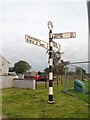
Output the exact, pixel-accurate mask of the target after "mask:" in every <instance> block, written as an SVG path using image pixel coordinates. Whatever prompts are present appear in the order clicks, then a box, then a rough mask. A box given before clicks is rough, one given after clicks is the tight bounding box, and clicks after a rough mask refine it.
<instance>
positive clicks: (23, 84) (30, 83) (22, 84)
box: [13, 79, 35, 89]
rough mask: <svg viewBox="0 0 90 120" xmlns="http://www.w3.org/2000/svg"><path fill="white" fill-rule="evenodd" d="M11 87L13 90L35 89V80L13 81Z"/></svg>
mask: <svg viewBox="0 0 90 120" xmlns="http://www.w3.org/2000/svg"><path fill="white" fill-rule="evenodd" d="M13 87H15V88H30V89H35V80H33V79H32V80H19V79H18V80H15V79H14V80H13Z"/></svg>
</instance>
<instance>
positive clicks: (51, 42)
mask: <svg viewBox="0 0 90 120" xmlns="http://www.w3.org/2000/svg"><path fill="white" fill-rule="evenodd" d="M48 28H49V30H50V32H49V100H48V103H50V104H52V103H53V41H52V39H53V37H52V29H53V25H52V23H51V22H50V21H49V22H48Z"/></svg>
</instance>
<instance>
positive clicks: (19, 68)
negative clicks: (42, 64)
mask: <svg viewBox="0 0 90 120" xmlns="http://www.w3.org/2000/svg"><path fill="white" fill-rule="evenodd" d="M30 69H31V66H30V65H29V64H28V63H27V62H26V61H19V62H17V63H15V64H14V71H15V72H16V73H17V74H18V73H21V74H24V73H25V72H28V71H29V70H30Z"/></svg>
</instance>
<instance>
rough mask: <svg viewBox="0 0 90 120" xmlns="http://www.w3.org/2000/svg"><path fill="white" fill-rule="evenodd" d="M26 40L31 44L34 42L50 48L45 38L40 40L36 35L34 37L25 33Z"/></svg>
mask: <svg viewBox="0 0 90 120" xmlns="http://www.w3.org/2000/svg"><path fill="white" fill-rule="evenodd" d="M25 41H26V42H28V43H30V44H34V45H37V46H40V47H44V48H45V49H48V43H47V42H45V41H43V40H39V39H37V38H35V37H32V36H30V35H27V34H26V35H25Z"/></svg>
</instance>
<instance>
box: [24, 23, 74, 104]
mask: <svg viewBox="0 0 90 120" xmlns="http://www.w3.org/2000/svg"><path fill="white" fill-rule="evenodd" d="M48 28H49V30H50V31H49V43H47V42H45V41H43V40H40V39H37V38H35V37H32V36H30V35H27V34H26V35H25V41H26V42H28V43H30V44H34V45H37V46H40V47H43V48H45V49H49V100H48V103H50V104H52V103H53V47H55V48H57V49H58V50H60V47H61V46H60V44H59V43H56V42H55V41H53V39H67V38H75V37H76V32H65V33H52V30H53V28H54V27H53V23H52V22H51V21H49V22H48Z"/></svg>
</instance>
